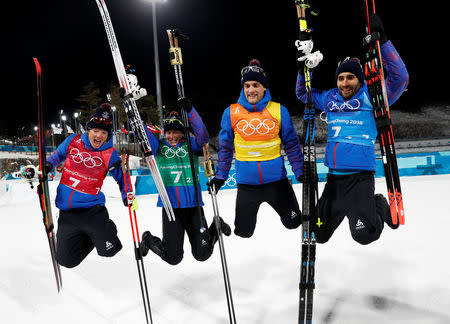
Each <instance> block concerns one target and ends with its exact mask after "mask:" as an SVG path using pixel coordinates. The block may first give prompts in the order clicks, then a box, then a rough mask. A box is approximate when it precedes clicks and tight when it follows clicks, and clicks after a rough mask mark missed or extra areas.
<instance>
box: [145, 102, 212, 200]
mask: <svg viewBox="0 0 450 324" xmlns="http://www.w3.org/2000/svg"><path fill="white" fill-rule="evenodd" d="M188 119H189V124H190V126H191V127H192V130H193V131H194V136H191V147H192V152H193V153H194V154H197V155H198V154H201V152H202V148H203V144H205V143H208V142H209V134H208V130H207V129H206V127H205V124H204V123H203V121H202V118H201V117H200V115H199V114H198V113H197V111H196V110H195V108H192V110H191V111H190V112H189V113H188ZM144 128H145V132H146V134H147V137H148V140H149V142H150V146H151V148H152V151H153V152H154V153H156V152H158V149H159V145H160V142H161V143H162V142H164V143H165V144H166V145H168V146H171V147H180V146H181V145H182V144H183V142H180V143H178V144H177V145H176V146H172V145H170V144H169V143H168V142H167V141H166V139H164V138H163V139H161V140H158V139H157V138H156V137H155V135H153V133H152V132H150V131H149V130H148V129H147V127H144ZM196 172H197V175H198V172H199V170H196ZM197 188H198V193H199V199H200V200H199V202H200V206H203V200H202V189H201V187H200V184H199V183H198V184H197ZM166 191H167V194H168V195H169V199H170V203H171V205H172V207H173V208H189V207H196V206H197V199H196V197H195V188H194V185H191V186H181V187H169V186H166ZM157 206H158V207H163V204H162V201H161V197H158V203H157Z"/></svg>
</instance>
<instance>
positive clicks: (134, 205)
mask: <svg viewBox="0 0 450 324" xmlns="http://www.w3.org/2000/svg"><path fill="white" fill-rule="evenodd" d="M123 205H124V206H125V207H128V199H127V198H126V197H125V198H123ZM130 206H131V210H132V211H137V210H138V203H137V200H136V198H133V200H132V201H131V204H130Z"/></svg>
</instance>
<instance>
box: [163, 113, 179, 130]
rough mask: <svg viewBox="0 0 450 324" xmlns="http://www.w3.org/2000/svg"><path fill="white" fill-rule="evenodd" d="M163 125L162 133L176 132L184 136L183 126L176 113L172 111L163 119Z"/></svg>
mask: <svg viewBox="0 0 450 324" xmlns="http://www.w3.org/2000/svg"><path fill="white" fill-rule="evenodd" d="M163 123H164V133H165V132H167V131H170V130H176V131H179V132H180V133H183V134H184V124H183V122H182V121H181V119H180V117H179V116H178V113H177V112H176V111H172V112H171V113H170V114H169V117H168V118H166V119H164V121H163Z"/></svg>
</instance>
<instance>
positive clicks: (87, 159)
mask: <svg viewBox="0 0 450 324" xmlns="http://www.w3.org/2000/svg"><path fill="white" fill-rule="evenodd" d="M69 154H70V156H71V157H72V161H73V162H75V163H83V164H84V166H85V167H87V168H95V167H99V166H101V165H102V164H103V161H102V159H101V158H100V157H98V156H91V154H89V152H81V153H80V150H79V149H77V148H75V147H74V148H72V149H71V150H70V153H69Z"/></svg>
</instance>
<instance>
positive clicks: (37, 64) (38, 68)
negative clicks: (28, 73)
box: [33, 57, 42, 72]
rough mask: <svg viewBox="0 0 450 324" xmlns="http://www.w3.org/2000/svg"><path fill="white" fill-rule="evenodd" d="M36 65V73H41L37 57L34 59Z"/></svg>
mask: <svg viewBox="0 0 450 324" xmlns="http://www.w3.org/2000/svg"><path fill="white" fill-rule="evenodd" d="M33 61H34V65H35V66H36V71H38V72H41V70H42V69H41V64H40V63H39V61H38V59H37V58H36V57H33Z"/></svg>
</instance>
